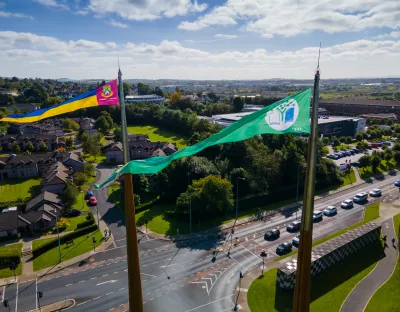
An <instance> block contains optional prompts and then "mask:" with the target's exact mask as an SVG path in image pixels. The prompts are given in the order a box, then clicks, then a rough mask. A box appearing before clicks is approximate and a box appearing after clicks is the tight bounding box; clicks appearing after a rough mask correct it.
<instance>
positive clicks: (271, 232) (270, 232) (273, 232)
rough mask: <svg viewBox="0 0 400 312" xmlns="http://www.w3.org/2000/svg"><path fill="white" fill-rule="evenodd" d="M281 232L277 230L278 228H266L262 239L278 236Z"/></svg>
mask: <svg viewBox="0 0 400 312" xmlns="http://www.w3.org/2000/svg"><path fill="white" fill-rule="evenodd" d="M280 234H281V232H280V231H279V229H271V230H268V231H267V232H265V234H264V239H266V240H268V239H275V238H278V237H279V236H280Z"/></svg>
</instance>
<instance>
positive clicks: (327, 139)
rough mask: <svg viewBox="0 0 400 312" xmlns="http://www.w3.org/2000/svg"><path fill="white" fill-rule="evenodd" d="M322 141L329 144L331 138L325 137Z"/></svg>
mask: <svg viewBox="0 0 400 312" xmlns="http://www.w3.org/2000/svg"><path fill="white" fill-rule="evenodd" d="M322 142H323V143H324V144H325V145H328V144H329V138H328V137H323V139H322Z"/></svg>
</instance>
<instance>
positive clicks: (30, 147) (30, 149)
mask: <svg viewBox="0 0 400 312" xmlns="http://www.w3.org/2000/svg"><path fill="white" fill-rule="evenodd" d="M25 150H26V151H28V152H30V153H32V152H33V151H34V150H35V147H34V146H33V144H32V142H28V144H26V145H25Z"/></svg>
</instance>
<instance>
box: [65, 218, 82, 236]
mask: <svg viewBox="0 0 400 312" xmlns="http://www.w3.org/2000/svg"><path fill="white" fill-rule="evenodd" d="M84 221H86V216H78V217H70V218H68V226H67V228H66V229H65V230H64V232H68V231H74V230H76V225H77V224H78V223H81V222H84Z"/></svg>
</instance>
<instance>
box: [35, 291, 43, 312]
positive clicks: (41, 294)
mask: <svg viewBox="0 0 400 312" xmlns="http://www.w3.org/2000/svg"><path fill="white" fill-rule="evenodd" d="M36 295H37V300H38V305H39V311H42V308H41V307H40V298H42V297H43V292H41V291H38V292H37V293H36Z"/></svg>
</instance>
